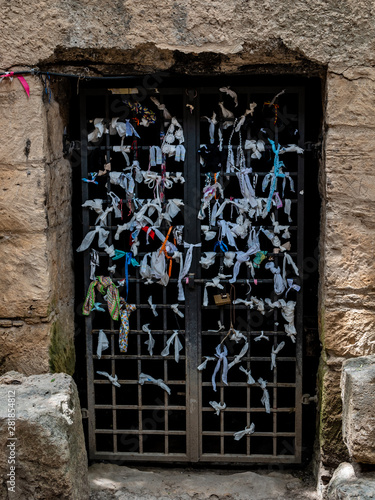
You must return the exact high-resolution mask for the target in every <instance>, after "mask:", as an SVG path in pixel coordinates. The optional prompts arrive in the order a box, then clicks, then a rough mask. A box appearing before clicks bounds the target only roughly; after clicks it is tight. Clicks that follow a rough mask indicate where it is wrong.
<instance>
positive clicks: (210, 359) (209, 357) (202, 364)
mask: <svg viewBox="0 0 375 500" xmlns="http://www.w3.org/2000/svg"><path fill="white" fill-rule="evenodd" d="M203 357H204V361H203V363H201V364H200V365H199V366H198V367H197V370H199V371H202V370H205V369H206V368H207V363H208V361H216V358H212V357H211V356H203Z"/></svg>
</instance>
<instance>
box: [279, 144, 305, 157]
mask: <svg viewBox="0 0 375 500" xmlns="http://www.w3.org/2000/svg"><path fill="white" fill-rule="evenodd" d="M303 152H304V150H303V149H302V148H300V147H299V146H297V144H287V145H286V146H282V147H281V148H280V151H279V154H283V153H297V154H298V155H302V154H303Z"/></svg>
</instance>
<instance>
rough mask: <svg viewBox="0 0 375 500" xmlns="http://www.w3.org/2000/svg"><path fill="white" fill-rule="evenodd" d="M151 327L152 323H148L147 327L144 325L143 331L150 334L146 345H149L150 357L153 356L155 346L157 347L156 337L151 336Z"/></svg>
mask: <svg viewBox="0 0 375 500" xmlns="http://www.w3.org/2000/svg"><path fill="white" fill-rule="evenodd" d="M149 326H150V323H147V324H146V325H143V326H142V330H143V331H144V332H145V333H148V340H146V341H145V344H146V345H147V350H148V352H149V354H150V356H152V355H153V349H154V346H155V339H154V337H153V336H152V334H151V330H150V328H149Z"/></svg>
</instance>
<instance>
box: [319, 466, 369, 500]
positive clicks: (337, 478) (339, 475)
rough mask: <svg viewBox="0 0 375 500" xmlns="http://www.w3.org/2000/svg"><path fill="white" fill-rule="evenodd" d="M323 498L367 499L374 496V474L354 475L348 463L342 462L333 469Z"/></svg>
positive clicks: (332, 499) (337, 499) (330, 499)
mask: <svg viewBox="0 0 375 500" xmlns="http://www.w3.org/2000/svg"><path fill="white" fill-rule="evenodd" d="M324 498H325V500H367V499H370V498H371V499H373V498H375V476H374V475H373V474H363V475H361V476H360V477H357V476H356V473H355V471H354V468H353V466H352V465H351V464H349V463H342V464H340V465H339V466H338V468H337V469H336V470H335V472H334V474H333V476H332V479H331V481H330V482H329V485H328V487H327V490H326V493H325V495H324Z"/></svg>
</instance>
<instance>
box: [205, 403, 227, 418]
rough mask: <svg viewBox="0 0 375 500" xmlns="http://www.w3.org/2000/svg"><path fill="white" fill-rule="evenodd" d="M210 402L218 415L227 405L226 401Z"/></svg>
mask: <svg viewBox="0 0 375 500" xmlns="http://www.w3.org/2000/svg"><path fill="white" fill-rule="evenodd" d="M209 404H210V405H211V406H212V408H213V409H214V410H215V413H216V415H220V412H221V411H222V410H225V408H226V407H227V405H226V404H225V403H217V402H216V401H210V402H209Z"/></svg>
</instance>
